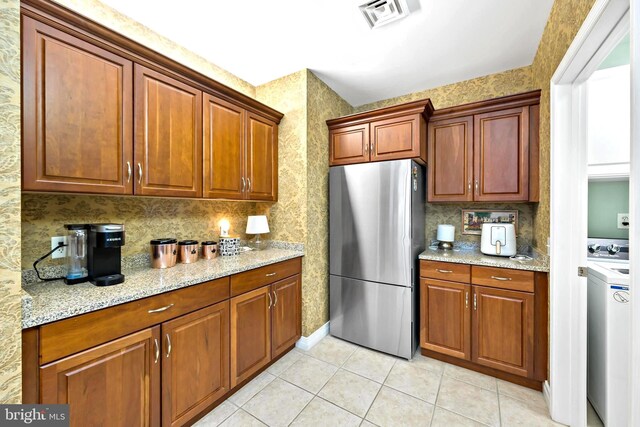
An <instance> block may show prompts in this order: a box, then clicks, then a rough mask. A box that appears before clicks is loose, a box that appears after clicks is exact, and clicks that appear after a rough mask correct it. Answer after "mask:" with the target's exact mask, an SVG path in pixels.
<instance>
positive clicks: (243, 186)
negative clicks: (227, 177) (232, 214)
mask: <svg viewBox="0 0 640 427" xmlns="http://www.w3.org/2000/svg"><path fill="white" fill-rule="evenodd" d="M240 179H241V180H242V192H243V193H244V189H245V187H246V182H245V180H244V176H243V177H242V178H240Z"/></svg>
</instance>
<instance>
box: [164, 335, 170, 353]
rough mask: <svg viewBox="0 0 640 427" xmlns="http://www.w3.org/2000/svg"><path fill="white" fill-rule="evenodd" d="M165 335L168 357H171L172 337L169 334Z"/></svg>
mask: <svg viewBox="0 0 640 427" xmlns="http://www.w3.org/2000/svg"><path fill="white" fill-rule="evenodd" d="M164 336H165V337H167V357H169V356H170V355H171V337H169V334H164Z"/></svg>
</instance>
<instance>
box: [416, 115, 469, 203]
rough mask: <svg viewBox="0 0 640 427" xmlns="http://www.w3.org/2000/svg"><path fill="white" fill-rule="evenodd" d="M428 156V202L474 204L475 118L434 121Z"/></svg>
mask: <svg viewBox="0 0 640 427" xmlns="http://www.w3.org/2000/svg"><path fill="white" fill-rule="evenodd" d="M427 153H428V154H427V155H428V161H427V164H428V167H427V171H428V173H429V178H428V179H427V188H428V190H427V199H428V201H429V202H469V201H472V200H473V191H472V188H473V182H472V181H473V117H461V118H457V119H449V120H440V121H433V122H430V123H429V132H428V146H427Z"/></svg>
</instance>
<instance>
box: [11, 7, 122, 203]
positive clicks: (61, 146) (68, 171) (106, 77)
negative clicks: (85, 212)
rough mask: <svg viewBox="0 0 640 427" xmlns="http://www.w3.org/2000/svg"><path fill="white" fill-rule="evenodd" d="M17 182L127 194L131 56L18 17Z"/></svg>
mask: <svg viewBox="0 0 640 427" xmlns="http://www.w3.org/2000/svg"><path fill="white" fill-rule="evenodd" d="M22 67H23V68H22V93H23V106H22V111H23V113H22V119H23V134H24V137H23V142H22V143H23V145H22V188H23V190H38V191H64V192H79V193H104V194H131V193H132V188H133V187H132V182H133V181H132V179H131V178H130V177H129V175H128V172H129V170H130V169H129V167H128V165H129V166H131V162H132V161H133V156H132V154H133V153H132V150H133V145H132V116H131V104H132V95H131V91H132V63H131V62H130V61H128V60H126V59H124V58H121V57H119V56H117V55H114V54H113V53H111V52H108V51H106V50H103V49H100V48H98V47H96V46H93V45H91V44H89V43H85V42H83V41H81V40H80V39H77V38H75V37H72V36H70V35H68V34H66V33H63V32H61V31H58V30H56V29H53V28H51V27H49V26H47V25H45V24H42V23H40V22H38V21H35V20H33V19H31V18H29V17H26V16H25V17H23V19H22Z"/></svg>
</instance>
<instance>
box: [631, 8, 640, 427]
mask: <svg viewBox="0 0 640 427" xmlns="http://www.w3.org/2000/svg"><path fill="white" fill-rule="evenodd" d="M630 21H631V175H630V177H629V194H630V198H629V215H630V216H631V218H633V221H632V222H631V223H630V224H629V239H630V240H631V241H632V242H634V246H633V247H631V248H630V253H629V264H630V270H631V286H629V288H630V291H631V360H634V361H636V363H632V364H631V381H630V382H631V390H630V393H629V396H630V398H631V402H632V404H631V405H629V406H630V407H631V417H630V421H631V422H630V423H629V425H631V426H640V405H638V404H637V403H638V402H640V363H637V362H638V361H639V360H640V250H638V244H640V227H638V224H637V223H636V221H635V220H636V219H637V218H640V196H638V195H639V194H640V54H638V49H640V0H631V18H630ZM634 402H635V404H634Z"/></svg>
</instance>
